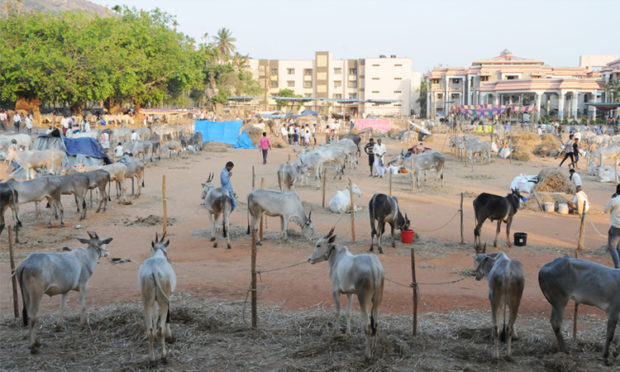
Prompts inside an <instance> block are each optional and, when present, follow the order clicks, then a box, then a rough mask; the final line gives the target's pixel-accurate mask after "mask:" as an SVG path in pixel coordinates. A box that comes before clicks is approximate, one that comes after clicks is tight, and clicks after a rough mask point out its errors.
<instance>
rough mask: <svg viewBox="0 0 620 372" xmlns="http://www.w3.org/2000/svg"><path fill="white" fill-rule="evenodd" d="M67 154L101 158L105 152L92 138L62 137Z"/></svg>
mask: <svg viewBox="0 0 620 372" xmlns="http://www.w3.org/2000/svg"><path fill="white" fill-rule="evenodd" d="M62 139H63V141H64V142H65V147H66V149H67V155H78V154H82V155H86V156H90V157H93V158H97V159H103V158H104V156H105V154H104V153H103V151H101V146H99V143H97V141H96V140H95V139H94V138H90V137H81V138H67V137H63V138H62Z"/></svg>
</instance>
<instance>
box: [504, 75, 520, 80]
mask: <svg viewBox="0 0 620 372" xmlns="http://www.w3.org/2000/svg"><path fill="white" fill-rule="evenodd" d="M518 78H519V77H518V76H517V75H507V76H506V80H515V79H518Z"/></svg>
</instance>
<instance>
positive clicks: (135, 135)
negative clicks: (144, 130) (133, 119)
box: [131, 130, 140, 144]
mask: <svg viewBox="0 0 620 372" xmlns="http://www.w3.org/2000/svg"><path fill="white" fill-rule="evenodd" d="M139 140H140V136H139V135H138V133H137V132H136V131H135V130H132V131H131V143H132V144H134V143H136V142H138V141H139Z"/></svg>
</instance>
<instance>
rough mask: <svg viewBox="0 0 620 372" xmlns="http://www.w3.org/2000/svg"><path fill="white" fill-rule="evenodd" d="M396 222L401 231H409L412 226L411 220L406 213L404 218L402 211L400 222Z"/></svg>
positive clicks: (399, 215)
mask: <svg viewBox="0 0 620 372" xmlns="http://www.w3.org/2000/svg"><path fill="white" fill-rule="evenodd" d="M396 222H397V227H398V229H400V230H401V231H406V230H409V226H410V225H411V221H410V220H409V216H407V213H405V216H404V217H403V215H402V214H401V213H400V211H398V220H397V221H396Z"/></svg>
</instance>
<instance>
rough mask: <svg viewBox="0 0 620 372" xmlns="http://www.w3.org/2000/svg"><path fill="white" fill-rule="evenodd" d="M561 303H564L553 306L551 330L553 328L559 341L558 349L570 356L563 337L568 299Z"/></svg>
mask: <svg viewBox="0 0 620 372" xmlns="http://www.w3.org/2000/svg"><path fill="white" fill-rule="evenodd" d="M561 302H562V303H556V304H551V306H552V307H553V309H552V310H551V328H553V333H555V337H556V338H557V340H558V347H559V348H560V351H561V352H563V353H566V354H568V349H567V348H566V344H565V343H564V337H563V336H562V318H563V317H564V310H565V308H566V303H567V302H568V298H566V299H562V301H561Z"/></svg>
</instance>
